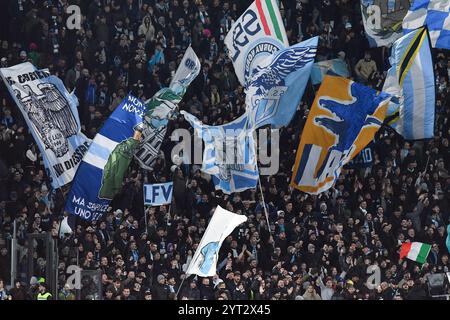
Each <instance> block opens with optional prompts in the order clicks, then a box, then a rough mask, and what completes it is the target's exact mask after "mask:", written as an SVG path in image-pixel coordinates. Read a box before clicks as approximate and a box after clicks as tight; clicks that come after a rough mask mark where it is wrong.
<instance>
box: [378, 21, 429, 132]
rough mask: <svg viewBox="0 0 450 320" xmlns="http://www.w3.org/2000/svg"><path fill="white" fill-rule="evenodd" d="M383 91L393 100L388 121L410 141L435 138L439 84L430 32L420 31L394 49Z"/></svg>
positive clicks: (399, 41)
mask: <svg viewBox="0 0 450 320" xmlns="http://www.w3.org/2000/svg"><path fill="white" fill-rule="evenodd" d="M389 60H390V63H391V68H390V69H389V70H388V73H387V76H386V81H385V83H384V85H383V92H386V93H389V94H391V95H392V96H394V97H395V99H392V100H391V103H390V105H389V109H388V113H387V122H388V124H389V125H391V126H392V128H394V129H395V130H396V131H397V132H398V133H399V134H400V135H402V136H403V137H404V138H405V139H408V140H416V139H426V138H432V137H433V136H434V109H435V88H434V86H435V82H434V80H435V79H434V73H433V62H432V59H431V49H430V45H429V41H428V35H427V30H426V29H425V28H420V29H417V30H415V31H413V32H411V33H408V34H407V35H404V36H403V37H401V38H400V39H398V40H397V41H396V42H395V43H394V45H393V46H392V52H391V57H390V58H389Z"/></svg>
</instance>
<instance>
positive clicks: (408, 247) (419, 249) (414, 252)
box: [400, 242, 431, 264]
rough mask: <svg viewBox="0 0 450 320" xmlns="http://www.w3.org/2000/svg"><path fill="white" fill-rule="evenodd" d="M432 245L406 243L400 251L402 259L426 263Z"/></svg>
mask: <svg viewBox="0 0 450 320" xmlns="http://www.w3.org/2000/svg"><path fill="white" fill-rule="evenodd" d="M430 250H431V245H430V244H426V243H422V242H404V243H403V244H402V247H401V249H400V259H403V258H405V257H406V258H408V259H410V260H413V261H416V262H419V263H422V264H423V263H425V262H426V261H427V257H428V254H429V253H430Z"/></svg>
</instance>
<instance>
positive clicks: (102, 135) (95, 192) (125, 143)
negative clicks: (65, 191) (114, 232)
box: [65, 95, 144, 221]
mask: <svg viewBox="0 0 450 320" xmlns="http://www.w3.org/2000/svg"><path fill="white" fill-rule="evenodd" d="M143 116H144V104H143V103H142V102H141V101H140V100H139V99H138V98H136V97H133V96H131V95H128V96H127V97H126V98H125V99H124V100H123V101H122V102H121V103H120V105H119V106H118V107H117V108H116V109H115V110H114V112H113V113H112V114H111V116H110V117H109V118H108V120H106V121H105V123H104V124H103V127H102V128H101V129H100V131H99V133H97V135H96V136H95V138H94V140H93V141H92V144H91V146H90V148H89V150H88V152H87V154H86V155H85V156H84V158H83V161H82V163H81V165H80V168H79V169H78V171H77V174H76V176H75V179H74V182H73V184H72V188H71V190H70V192H69V195H68V196H67V200H66V206H65V210H66V211H68V212H69V213H71V214H74V215H77V216H79V217H80V218H82V219H84V220H89V221H91V220H99V219H100V218H101V217H102V215H103V214H104V213H105V212H106V210H107V209H108V206H109V203H110V202H111V200H112V199H113V197H114V196H115V194H116V193H117V192H119V191H120V189H121V188H122V183H123V178H124V175H125V173H126V172H127V170H128V166H129V164H130V162H131V160H132V158H133V154H134V151H135V149H136V147H137V146H138V144H139V141H138V140H139V138H140V135H141V134H140V132H139V130H140V129H141V128H140V126H141V125H142V121H143V120H142V119H143Z"/></svg>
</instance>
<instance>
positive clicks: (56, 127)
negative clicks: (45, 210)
mask: <svg viewBox="0 0 450 320" xmlns="http://www.w3.org/2000/svg"><path fill="white" fill-rule="evenodd" d="M0 74H1V76H2V79H3V81H4V82H5V86H6V87H7V88H8V91H9V93H10V94H11V96H12V98H13V99H14V102H15V103H16V105H17V107H18V108H19V109H20V111H21V112H22V115H23V117H24V119H25V122H26V123H27V125H28V128H29V130H30V132H31V134H32V135H33V138H34V140H35V142H36V144H37V146H38V148H39V150H40V152H41V154H42V158H43V161H44V166H45V168H46V170H47V173H48V174H49V177H50V179H51V184H52V187H53V188H55V189H57V188H60V187H62V186H64V185H65V184H67V183H69V182H71V181H72V180H73V177H74V176H75V172H76V171H77V169H78V166H79V164H80V162H81V159H82V158H83V156H84V155H85V153H86V152H87V150H88V148H89V145H90V143H91V140H90V139H88V138H86V136H85V135H84V134H83V133H81V126H80V119H79V117H78V110H77V107H78V99H77V97H76V96H75V95H74V94H70V93H69V92H68V91H67V89H66V88H65V87H64V84H63V82H62V81H61V80H60V79H59V78H58V77H56V76H53V75H50V72H49V71H48V69H44V70H38V69H36V67H35V66H33V65H32V64H31V63H29V62H25V63H21V64H18V65H15V66H13V67H10V68H2V69H0Z"/></svg>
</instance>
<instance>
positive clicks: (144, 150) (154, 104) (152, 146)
mask: <svg viewBox="0 0 450 320" xmlns="http://www.w3.org/2000/svg"><path fill="white" fill-rule="evenodd" d="M200 67H201V65H200V61H199V60H198V57H197V55H196V54H195V52H194V50H193V49H192V48H191V47H189V48H188V49H187V50H186V52H185V54H184V56H183V59H182V60H181V62H180V65H179V66H178V69H177V71H176V73H175V75H174V77H173V79H172V81H171V83H170V86H169V88H163V89H161V90H159V91H158V92H157V93H156V94H155V95H154V96H153V97H152V98H151V99H149V100H147V101H146V102H145V105H146V111H145V123H144V125H143V131H142V140H141V142H140V144H139V147H138V148H137V150H136V153H135V155H134V157H135V158H136V160H137V161H138V163H139V165H140V167H141V168H143V169H145V170H153V165H154V164H155V161H156V159H157V158H158V156H159V150H160V148H161V144H162V142H163V140H164V137H165V135H166V131H167V123H168V121H169V118H170V117H171V116H172V114H173V112H174V111H175V109H176V107H177V104H178V103H179V102H180V101H181V99H182V98H183V95H184V94H185V92H186V90H187V88H188V87H189V85H190V84H191V82H192V81H193V80H194V79H195V78H196V77H197V76H198V74H199V72H200Z"/></svg>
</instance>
